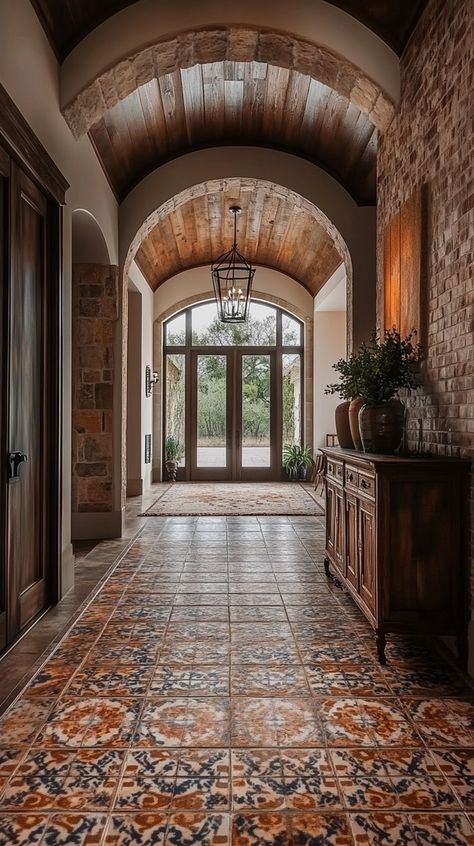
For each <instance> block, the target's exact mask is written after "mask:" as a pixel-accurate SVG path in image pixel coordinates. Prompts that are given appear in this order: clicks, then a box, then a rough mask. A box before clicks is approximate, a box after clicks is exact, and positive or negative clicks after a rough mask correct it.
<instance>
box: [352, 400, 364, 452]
mask: <svg viewBox="0 0 474 846" xmlns="http://www.w3.org/2000/svg"><path fill="white" fill-rule="evenodd" d="M363 405H365V399H364V397H355V398H354V399H353V400H352V402H351V404H350V406H349V426H350V429H351V435H352V440H353V441H354V448H355V449H358V450H359V452H362V440H361V437H360V431H359V411H360V409H361V408H362V406H363Z"/></svg>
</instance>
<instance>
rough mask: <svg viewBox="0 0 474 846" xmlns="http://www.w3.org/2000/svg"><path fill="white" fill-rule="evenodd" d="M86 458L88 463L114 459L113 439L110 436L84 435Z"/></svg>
mask: <svg viewBox="0 0 474 846" xmlns="http://www.w3.org/2000/svg"><path fill="white" fill-rule="evenodd" d="M84 458H85V460H86V461H99V460H101V459H105V458H112V438H111V436H110V435H108V434H107V435H104V434H100V435H84Z"/></svg>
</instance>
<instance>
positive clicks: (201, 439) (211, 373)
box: [197, 355, 227, 467]
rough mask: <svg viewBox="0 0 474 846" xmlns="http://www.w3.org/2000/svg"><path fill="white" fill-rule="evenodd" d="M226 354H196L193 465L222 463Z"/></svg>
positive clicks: (224, 458) (211, 465)
mask: <svg viewBox="0 0 474 846" xmlns="http://www.w3.org/2000/svg"><path fill="white" fill-rule="evenodd" d="M226 433H227V356H225V355H199V356H198V357H197V466H198V467H226V466H227V450H226Z"/></svg>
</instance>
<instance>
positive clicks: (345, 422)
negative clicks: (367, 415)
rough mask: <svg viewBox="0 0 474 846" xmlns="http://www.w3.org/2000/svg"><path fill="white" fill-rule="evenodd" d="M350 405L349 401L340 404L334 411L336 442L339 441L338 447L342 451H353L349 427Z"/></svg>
mask: <svg viewBox="0 0 474 846" xmlns="http://www.w3.org/2000/svg"><path fill="white" fill-rule="evenodd" d="M350 404H351V401H350V400H346V401H345V402H340V403H339V405H338V406H336V411H335V412H334V417H335V421H336V435H337V440H338V441H339V446H340V447H342V449H354V441H353V440H352V435H351V427H350V426H349V406H350Z"/></svg>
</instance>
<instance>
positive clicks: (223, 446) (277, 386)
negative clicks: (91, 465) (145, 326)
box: [162, 301, 305, 481]
mask: <svg viewBox="0 0 474 846" xmlns="http://www.w3.org/2000/svg"><path fill="white" fill-rule="evenodd" d="M304 341H305V339H304V326H303V323H302V322H301V321H300V320H298V319H297V318H295V317H294V316H293V315H291V314H289V313H288V312H286V311H285V310H283V309H282V308H279V307H277V306H275V305H270V304H269V303H263V302H259V301H254V302H253V303H252V305H251V311H250V318H249V320H248V322H247V323H246V324H241V325H234V326H229V325H226V324H222V323H221V322H220V321H219V320H218V317H217V312H216V306H215V303H214V302H204V303H202V302H201V303H199V304H197V305H193V306H190V307H188V308H186V309H184V310H183V311H180V312H179V313H178V314H176V315H174V316H173V317H172V318H170V319H168V320H167V321H165V323H164V325H163V354H164V384H165V385H166V387H165V391H164V397H163V427H162V431H163V455H164V457H165V455H166V449H167V440H168V439H169V438H174V439H175V440H176V441H178V442H179V444H180V445H181V446H182V448H183V458H182V461H181V467H180V471H179V475H180V476H181V478H182V479H186V480H189V481H197V480H213V481H229V480H235V481H270V480H276V479H279V478H280V477H281V474H282V461H281V456H282V447H283V444H286V443H298V444H301V443H302V439H303V395H304V392H303V386H304Z"/></svg>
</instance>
